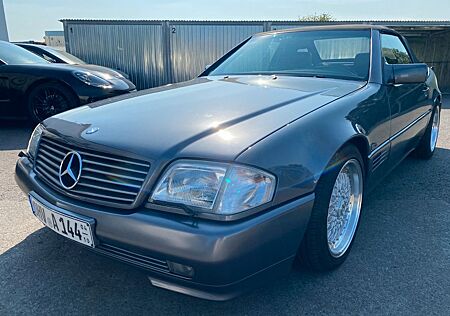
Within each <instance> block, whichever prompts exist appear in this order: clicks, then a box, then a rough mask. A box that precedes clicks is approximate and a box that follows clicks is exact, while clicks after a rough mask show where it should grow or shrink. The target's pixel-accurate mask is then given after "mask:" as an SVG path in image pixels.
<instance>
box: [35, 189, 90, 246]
mask: <svg viewBox="0 0 450 316" xmlns="http://www.w3.org/2000/svg"><path fill="white" fill-rule="evenodd" d="M30 203H31V209H32V211H33V214H34V215H35V216H36V217H37V218H38V219H39V220H40V221H41V222H42V223H43V224H44V225H45V226H47V227H48V228H50V229H51V230H53V231H54V232H56V233H58V234H60V235H62V236H64V237H67V238H69V239H72V240H74V241H77V242H79V243H82V244H83V245H86V246H89V247H94V238H93V234H92V229H91V224H90V223H88V222H86V221H83V220H80V219H78V218H74V217H71V216H67V215H64V214H61V213H59V212H57V211H55V210H52V209H50V208H48V207H47V206H45V205H43V204H42V203H40V202H38V201H37V200H36V199H34V198H33V197H32V196H30Z"/></svg>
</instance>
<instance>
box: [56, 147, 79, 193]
mask: <svg viewBox="0 0 450 316" xmlns="http://www.w3.org/2000/svg"><path fill="white" fill-rule="evenodd" d="M82 166H83V162H82V160H81V156H80V154H79V153H77V152H76V151H71V152H69V153H68V154H67V155H66V156H65V157H64V158H63V160H62V161H61V165H60V166H59V183H61V186H62V187H63V188H64V189H66V190H70V189H73V188H74V187H75V186H76V185H77V183H78V180H80V176H81V168H82Z"/></svg>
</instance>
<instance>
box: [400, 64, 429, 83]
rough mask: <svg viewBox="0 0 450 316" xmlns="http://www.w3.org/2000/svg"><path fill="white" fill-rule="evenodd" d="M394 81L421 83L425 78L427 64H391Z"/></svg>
mask: <svg viewBox="0 0 450 316" xmlns="http://www.w3.org/2000/svg"><path fill="white" fill-rule="evenodd" d="M392 67H393V71H394V83H395V84H399V83H423V82H425V81H426V80H427V76H428V66H427V65H426V64H397V65H392Z"/></svg>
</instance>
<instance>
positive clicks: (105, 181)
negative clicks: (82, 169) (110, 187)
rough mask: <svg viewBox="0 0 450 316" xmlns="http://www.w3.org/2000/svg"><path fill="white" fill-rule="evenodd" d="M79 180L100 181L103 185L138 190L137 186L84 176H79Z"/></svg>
mask: <svg viewBox="0 0 450 316" xmlns="http://www.w3.org/2000/svg"><path fill="white" fill-rule="evenodd" d="M81 178H83V179H87V180H94V181H100V182H104V183H109V184H114V185H117V186H126V187H130V188H135V189H140V186H139V185H136V184H131V183H122V182H117V181H111V180H108V179H102V178H97V177H91V176H85V175H81Z"/></svg>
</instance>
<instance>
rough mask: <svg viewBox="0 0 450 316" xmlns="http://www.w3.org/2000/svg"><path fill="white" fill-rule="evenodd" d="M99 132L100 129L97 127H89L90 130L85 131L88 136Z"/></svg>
mask: <svg viewBox="0 0 450 316" xmlns="http://www.w3.org/2000/svg"><path fill="white" fill-rule="evenodd" d="M99 130H100V128H98V127H91V128H90V129H88V130H87V131H86V134H88V135H90V134H94V133H97V132H98V131H99Z"/></svg>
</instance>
